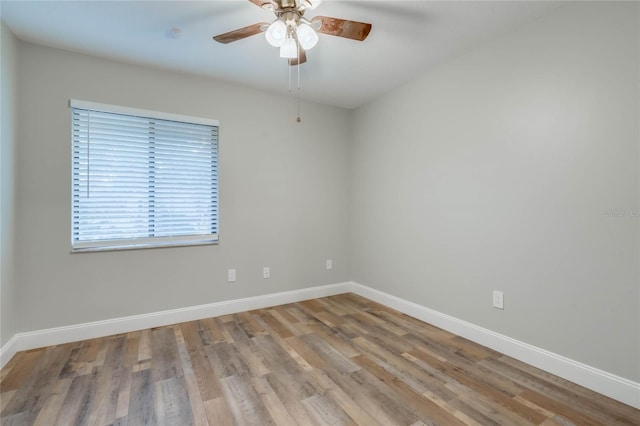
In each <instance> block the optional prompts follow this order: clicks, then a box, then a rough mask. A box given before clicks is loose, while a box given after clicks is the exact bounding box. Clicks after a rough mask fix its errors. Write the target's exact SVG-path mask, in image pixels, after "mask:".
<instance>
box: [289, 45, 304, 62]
mask: <svg viewBox="0 0 640 426" xmlns="http://www.w3.org/2000/svg"><path fill="white" fill-rule="evenodd" d="M305 62H307V53H306V52H305V51H304V49H303V48H302V47H301V48H300V55H299V58H292V59H289V66H290V67H295V66H296V65H302V64H304V63H305Z"/></svg>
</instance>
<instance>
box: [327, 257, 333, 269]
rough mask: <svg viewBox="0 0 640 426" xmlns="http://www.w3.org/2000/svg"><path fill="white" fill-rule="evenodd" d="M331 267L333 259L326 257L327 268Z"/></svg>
mask: <svg viewBox="0 0 640 426" xmlns="http://www.w3.org/2000/svg"><path fill="white" fill-rule="evenodd" d="M332 268H333V260H331V259H327V269H332Z"/></svg>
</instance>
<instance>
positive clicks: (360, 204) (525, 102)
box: [350, 2, 640, 381]
mask: <svg viewBox="0 0 640 426" xmlns="http://www.w3.org/2000/svg"><path fill="white" fill-rule="evenodd" d="M638 7H639V5H638V3H610V2H603V3H589V2H587V3H581V4H570V3H567V4H566V5H565V6H563V7H562V8H561V9H559V10H558V11H557V12H554V13H553V14H551V15H549V16H546V17H543V18H541V19H539V20H537V21H535V22H533V23H531V24H529V25H527V26H524V27H521V28H520V29H518V30H517V31H515V32H513V33H510V34H508V35H507V36H505V37H502V38H500V39H497V40H494V41H493V42H491V43H489V44H487V45H484V46H483V47H481V48H479V49H477V50H474V51H472V52H469V53H467V54H465V55H463V56H461V57H459V58H457V59H455V60H452V61H450V62H448V63H447V64H444V65H442V66H440V67H439V68H437V69H435V70H433V71H431V72H429V73H426V74H424V75H423V76H421V77H420V78H418V79H416V80H415V81H412V82H411V83H409V84H406V85H405V86H403V87H400V88H398V89H396V90H394V91H393V92H391V93H389V94H388V95H387V96H385V97H383V98H381V99H379V100H377V101H375V102H373V103H371V104H369V105H367V106H364V107H361V108H359V109H358V110H357V111H356V113H355V115H354V124H353V126H354V142H353V146H352V154H351V156H352V164H351V173H352V174H351V176H352V177H351V179H352V199H351V209H350V213H351V231H352V238H351V243H352V245H351V278H352V279H353V280H354V281H356V282H358V283H361V284H364V285H368V286H371V287H374V288H377V289H379V290H381V291H385V292H388V293H391V294H393V295H396V296H398V297H402V298H405V299H408V300H411V301H414V302H416V303H419V304H421V305H424V306H427V307H429V308H432V309H435V310H437V311H440V312H443V313H446V314H449V315H452V316H454V317H457V318H461V319H463V320H466V321H469V322H471V323H474V324H477V325H480V326H483V327H486V328H488V329H490V330H494V331H496V332H498V333H502V334H505V335H507V336H510V337H513V338H515V339H518V340H521V341H524V342H527V343H530V344H533V345H536V346H538V347H541V348H545V349H548V350H550V351H553V352H555V353H558V354H561V355H564V356H567V357H569V358H572V359H575V360H578V361H581V362H584V363H586V364H588V365H591V366H595V367H598V368H601V369H603V370H605V371H608V372H611V373H614V374H618V375H620V376H623V377H626V378H628V379H631V380H634V381H638V380H640V350H639V345H640V306H639V304H640V293H639V276H638V258H639V250H638V243H639V240H638V224H639V219H638V208H639V204H638V202H639V196H638V194H639V186H638V170H639V162H638V158H639V157H638V146H639V130H638V123H639V113H640V111H639V99H640V98H639V93H638V89H639V78H640V77H639V76H640V69H639V66H638V64H639V34H638V28H639V25H638V23H639V19H638V18H639V14H638ZM613 209H615V210H616V211H615V212H613V216H610V215H609V211H610V210H613ZM618 209H621V210H618ZM493 289H499V290H503V291H504V295H505V296H504V297H505V309H504V310H503V311H502V310H497V309H494V308H492V307H491V302H492V297H491V292H492V290H493Z"/></svg>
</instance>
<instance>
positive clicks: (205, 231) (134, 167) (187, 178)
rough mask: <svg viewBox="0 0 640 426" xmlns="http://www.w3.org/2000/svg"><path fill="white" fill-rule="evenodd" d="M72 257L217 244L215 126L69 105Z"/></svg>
mask: <svg viewBox="0 0 640 426" xmlns="http://www.w3.org/2000/svg"><path fill="white" fill-rule="evenodd" d="M70 106H71V111H72V114H71V115H72V137H71V138H72V145H73V146H72V157H73V158H72V169H73V170H72V218H71V221H72V223H71V246H72V251H88V250H113V249H131V248H142V247H163V246H177V245H197V244H213V243H216V242H217V241H218V122H217V121H215V120H208V119H202V118H194V117H185V116H178V115H171V114H163V113H157V112H151V111H142V110H134V109H130V108H122V107H114V106H110V105H101V104H95V103H89V102H83V101H76V100H72V101H71V102H70Z"/></svg>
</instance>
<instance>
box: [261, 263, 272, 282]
mask: <svg viewBox="0 0 640 426" xmlns="http://www.w3.org/2000/svg"><path fill="white" fill-rule="evenodd" d="M262 278H264V279H265V280H266V279H267V278H271V268H269V267H268V266H265V267H264V268H262Z"/></svg>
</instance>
